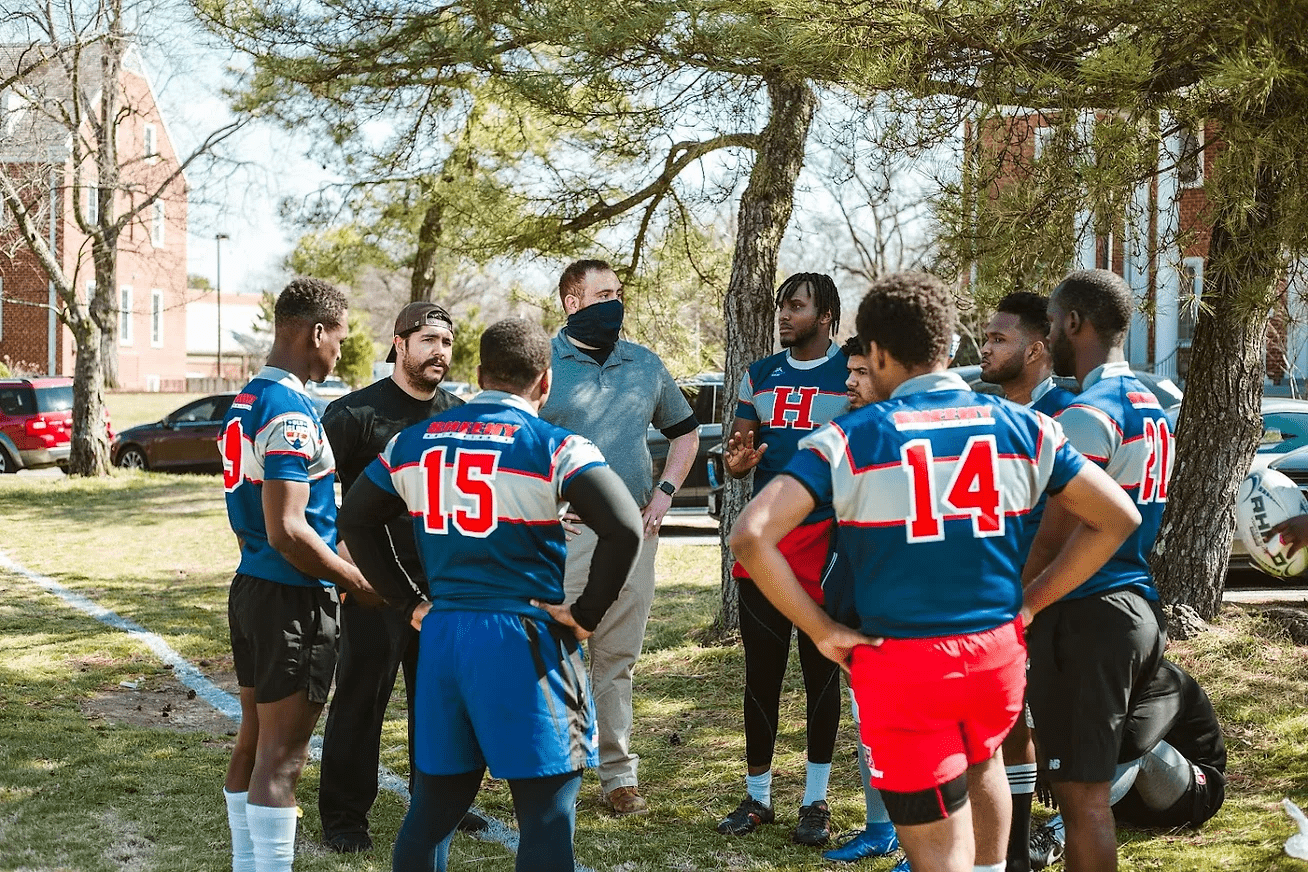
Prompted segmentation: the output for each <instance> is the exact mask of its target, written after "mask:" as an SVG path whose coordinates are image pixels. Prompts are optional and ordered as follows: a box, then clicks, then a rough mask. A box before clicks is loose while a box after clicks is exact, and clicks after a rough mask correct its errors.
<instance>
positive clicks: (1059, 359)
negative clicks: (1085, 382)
mask: <svg viewBox="0 0 1308 872" xmlns="http://www.w3.org/2000/svg"><path fill="white" fill-rule="evenodd" d="M1049 355H1050V357H1052V358H1053V359H1054V375H1061V376H1075V375H1076V350H1075V349H1074V348H1072V341H1071V340H1070V339H1068V338H1067V336H1066V335H1064V334H1061V333H1060V334H1059V335H1058V337H1057V338H1056V339H1054V341H1053V343H1052V344H1051V345H1050V346H1049Z"/></svg>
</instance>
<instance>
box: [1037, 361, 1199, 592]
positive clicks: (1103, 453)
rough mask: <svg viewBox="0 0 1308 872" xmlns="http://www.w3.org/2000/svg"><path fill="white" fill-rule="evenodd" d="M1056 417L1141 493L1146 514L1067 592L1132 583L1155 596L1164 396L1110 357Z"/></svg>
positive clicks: (1136, 495) (1138, 498)
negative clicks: (1152, 558) (1153, 553)
mask: <svg viewBox="0 0 1308 872" xmlns="http://www.w3.org/2000/svg"><path fill="white" fill-rule="evenodd" d="M1058 423H1060V424H1062V425H1063V431H1064V432H1065V433H1066V434H1067V438H1068V441H1070V442H1071V443H1072V444H1073V445H1075V446H1076V448H1077V450H1078V451H1080V452H1081V453H1082V454H1084V455H1085V456H1086V459H1087V460H1091V461H1093V462H1095V463H1097V464H1099V465H1100V466H1101V467H1103V468H1104V470H1105V471H1106V472H1107V473H1108V474H1109V475H1110V476H1112V477H1113V480H1114V481H1116V482H1117V483H1118V484H1120V485H1121V486H1122V489H1123V490H1125V491H1126V492H1127V494H1128V495H1129V496H1130V497H1131V498H1132V499H1134V500H1135V505H1136V508H1137V509H1139V510H1140V519H1141V520H1140V526H1139V527H1137V528H1136V530H1135V532H1134V533H1132V534H1131V535H1130V536H1128V537H1127V539H1126V541H1125V542H1123V543H1122V547H1120V548H1118V549H1117V553H1116V554H1114V555H1113V556H1112V558H1111V559H1109V561H1108V562H1107V563H1106V564H1104V567H1103V568H1102V569H1100V570H1099V571H1098V572H1096V573H1095V574H1094V575H1093V576H1092V577H1091V578H1090V580H1089V581H1087V582H1086V583H1085V584H1083V585H1081V586H1080V587H1078V588H1077V589H1076V590H1073V591H1072V592H1071V593H1069V594H1068V595H1067V596H1066V597H1064V599H1078V598H1081V597H1086V596H1091V595H1092V594H1097V593H1103V592H1105V591H1110V590H1119V589H1122V588H1128V589H1130V590H1134V591H1136V592H1137V593H1139V594H1140V595H1141V596H1143V597H1145V599H1149V600H1157V599H1158V591H1157V590H1156V589H1155V588H1154V577H1153V573H1152V572H1151V571H1150V569H1149V559H1148V557H1149V549H1150V548H1152V547H1153V545H1154V538H1155V537H1157V535H1158V528H1159V527H1160V526H1162V522H1163V509H1164V508H1166V507H1167V483H1168V480H1169V479H1170V478H1171V475H1172V458H1173V450H1172V449H1173V443H1172V434H1171V431H1170V430H1169V429H1168V424H1167V416H1166V415H1164V414H1163V409H1162V407H1161V406H1160V405H1159V403H1158V399H1157V398H1156V397H1155V396H1154V395H1153V393H1152V392H1151V391H1150V390H1149V389H1148V388H1147V387H1145V386H1144V385H1143V384H1141V383H1140V382H1139V381H1138V380H1137V379H1136V378H1135V376H1133V375H1132V374H1131V367H1130V365H1129V364H1127V363H1126V362H1124V361H1119V362H1117V363H1106V364H1104V365H1103V366H1101V367H1098V368H1096V369H1093V370H1091V371H1090V373H1089V374H1088V375H1086V377H1085V381H1084V383H1083V385H1082V389H1081V393H1080V394H1078V395H1077V397H1076V398H1075V400H1074V401H1073V402H1072V403H1071V405H1069V406H1067V408H1065V409H1063V411H1062V412H1060V413H1059V414H1058Z"/></svg>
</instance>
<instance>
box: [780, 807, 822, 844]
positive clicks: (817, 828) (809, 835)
mask: <svg viewBox="0 0 1308 872" xmlns="http://www.w3.org/2000/svg"><path fill="white" fill-rule="evenodd" d="M790 840H791V841H792V842H794V843H795V844H797V845H825V844H826V843H827V842H828V841H830V840H831V809H830V808H829V807H828V806H827V801H826V800H825V799H819V800H818V801H817V802H813V803H809V804H808V805H801V806H800V807H799V823H798V824H796V825H795V832H794V834H793V835H791V837H790Z"/></svg>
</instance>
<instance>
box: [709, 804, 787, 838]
mask: <svg viewBox="0 0 1308 872" xmlns="http://www.w3.org/2000/svg"><path fill="white" fill-rule="evenodd" d="M776 819H777V817H776V815H775V814H773V813H772V809H771V808H770V807H769V806H766V805H764V804H763V803H761V802H759V801H758V800H757V799H755V798H754V797H752V796H747V797H745V798H744V799H742V800H741V801H740V805H738V806H736V810H735V811H733V812H732V813H731V814H729V815H727V816H726V817H724V818H723V819H722V820H721V821H719V822H718V832H719V833H722V835H724V836H747V835H749V834H750V833H752V832H754V830H756V829H758V828H759V826H760V825H761V824H770V823H772V822H773V821H774V820H776Z"/></svg>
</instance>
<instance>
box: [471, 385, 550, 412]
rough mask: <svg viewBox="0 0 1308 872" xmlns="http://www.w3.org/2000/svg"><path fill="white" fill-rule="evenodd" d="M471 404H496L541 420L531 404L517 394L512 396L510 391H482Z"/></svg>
mask: <svg viewBox="0 0 1308 872" xmlns="http://www.w3.org/2000/svg"><path fill="white" fill-rule="evenodd" d="M471 402H474V403H494V404H495V405H497V406H510V407H512V408H514V409H517V410H518V411H520V412H526V413H527V414H528V415H531V416H532V417H533V418H539V417H540V415H538V414H537V412H536V409H535V407H534V406H532V404H531V403H529V402H527V401H526V400H524V399H523V398H522V397H520V396H518V395H517V394H511V393H509V392H508V391H482V392H481V393H479V394H477V396H475V397H473V398H472V400H471Z"/></svg>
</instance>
